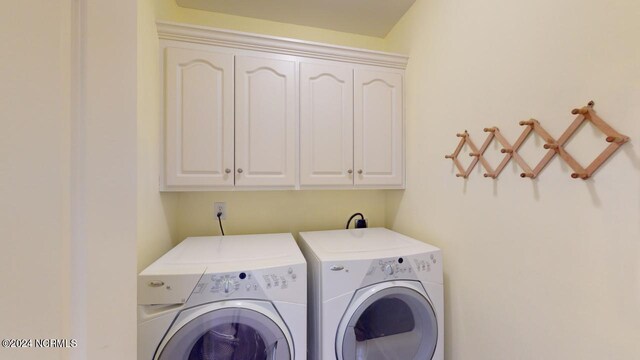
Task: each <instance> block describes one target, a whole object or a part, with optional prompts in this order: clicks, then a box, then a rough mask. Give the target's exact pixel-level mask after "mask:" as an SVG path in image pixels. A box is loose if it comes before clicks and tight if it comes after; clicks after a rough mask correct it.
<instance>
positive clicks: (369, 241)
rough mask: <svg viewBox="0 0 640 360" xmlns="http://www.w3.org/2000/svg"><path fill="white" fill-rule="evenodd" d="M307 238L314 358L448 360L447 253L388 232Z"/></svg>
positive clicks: (304, 239)
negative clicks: (444, 258)
mask: <svg viewBox="0 0 640 360" xmlns="http://www.w3.org/2000/svg"><path fill="white" fill-rule="evenodd" d="M300 236H301V243H300V246H301V248H302V251H303V253H304V255H305V257H306V259H307V263H308V264H309V279H308V281H309V283H308V286H309V299H308V300H309V303H308V304H309V319H308V323H309V327H308V330H309V338H308V343H309V354H308V356H309V359H311V360H329V359H337V360H365V359H366V360H383V359H384V360H443V359H444V326H443V320H444V295H443V278H442V254H441V251H440V249H438V248H436V247H434V246H431V245H429V244H426V243H423V242H421V241H418V240H415V239H412V238H409V237H407V236H404V235H401V234H398V233H396V232H393V231H391V230H388V229H384V228H370V229H352V230H335V231H313V232H302V233H300Z"/></svg>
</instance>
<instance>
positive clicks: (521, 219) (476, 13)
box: [387, 0, 640, 360]
mask: <svg viewBox="0 0 640 360" xmlns="http://www.w3.org/2000/svg"><path fill="white" fill-rule="evenodd" d="M639 15H640V3H638V2H637V1H634V0H620V1H601V0H588V1H577V0H567V1H561V2H558V1H551V0H541V1H533V2H531V1H530V2H522V1H520V2H513V1H507V0H488V1H482V2H479V1H471V0H454V1H451V0H446V1H445V0H418V1H417V2H416V3H415V5H414V6H413V7H412V8H411V10H410V11H409V13H408V14H406V15H405V17H404V18H403V19H402V20H401V22H400V23H399V24H398V25H397V26H396V27H395V29H394V30H393V31H392V33H391V34H390V35H389V36H388V38H387V41H388V43H389V47H390V50H391V51H399V52H408V53H409V56H410V61H409V67H408V69H407V74H406V89H407V94H408V96H407V99H406V107H407V190H406V191H404V192H400V191H398V192H392V193H390V195H389V196H388V201H387V224H388V225H390V226H392V227H393V228H394V229H396V230H399V231H401V232H404V233H406V234H408V235H412V236H415V237H417V238H420V239H423V240H424V241H427V242H431V243H433V244H435V245H437V246H440V247H441V248H442V249H443V250H444V258H445V262H444V266H445V287H446V321H445V324H446V335H445V336H446V338H445V339H446V358H447V359H460V360H465V359H474V360H482V359H487V360H498V359H505V360H512V359H523V360H524V359H558V360H566V359H618V360H627V359H637V358H640V330H639V329H640V328H639V327H638V324H640V306H638V304H640V222H639V221H638V219H639V218H640V145H639V144H640V122H639V121H638V120H639V119H640V103H639V102H638V99H640V41H638V35H639V34H640V22H638V16H639ZM588 100H595V102H596V106H595V109H596V111H598V113H599V114H600V115H601V116H602V117H603V118H604V119H605V120H606V121H608V122H609V123H610V124H611V125H612V126H613V127H614V128H616V129H617V130H619V131H620V132H622V133H625V134H626V135H628V136H630V137H631V142H630V143H628V144H626V145H624V147H623V149H621V151H619V152H618V153H617V154H616V155H614V156H613V157H612V158H611V159H610V160H609V161H608V162H607V163H606V164H605V165H604V166H603V168H601V170H600V171H599V172H597V173H596V174H595V175H594V177H593V178H592V179H590V180H587V181H582V180H573V179H571V178H570V177H569V174H570V169H568V167H567V166H566V165H563V164H562V162H560V161H559V159H557V158H556V159H554V160H553V161H552V162H551V163H550V164H549V166H548V167H547V168H546V169H545V170H544V171H543V172H542V173H541V174H540V176H539V178H538V179H536V180H534V181H531V180H528V179H521V178H520V177H519V176H518V174H519V172H520V171H519V170H518V169H517V168H516V167H514V166H512V165H509V166H507V168H506V169H505V171H504V173H503V174H502V175H501V176H500V178H499V179H498V180H496V181H494V180H490V179H487V178H484V177H482V173H483V172H481V171H474V172H473V173H472V175H471V176H470V178H469V179H468V180H466V181H465V180H463V179H461V178H456V177H455V175H454V174H455V170H454V168H453V166H452V163H451V161H450V160H445V159H444V155H445V154H449V153H451V152H452V151H453V150H454V148H455V146H456V145H457V141H458V139H457V138H456V137H455V134H456V132H461V131H463V130H465V129H468V130H469V132H470V133H471V136H472V138H473V139H475V142H476V144H478V145H480V144H481V143H482V142H483V140H484V139H485V137H486V134H485V133H483V132H482V129H483V128H484V127H487V126H498V127H499V128H500V129H501V130H502V132H503V133H504V134H505V136H506V137H507V138H508V139H510V140H511V141H515V139H516V138H517V137H518V135H519V134H520V132H521V131H522V128H520V127H519V126H518V125H517V122H518V121H519V120H524V119H528V118H529V117H535V118H537V119H538V120H539V121H540V122H541V123H542V125H543V126H544V127H545V128H546V129H547V130H548V131H549V132H550V133H551V134H552V135H554V136H556V137H559V135H560V134H561V133H562V132H563V131H564V130H565V128H566V127H567V126H568V125H569V123H570V122H571V121H572V120H573V118H574V117H573V116H572V115H570V114H569V111H570V110H571V109H572V108H573V107H580V106H583V105H586V103H587V101H588ZM596 134H597V133H596V132H595V131H593V129H592V128H591V127H586V128H584V129H582V131H581V132H580V134H579V135H578V136H577V137H576V139H575V141H572V142H571V144H570V145H569V150H570V151H571V153H572V154H574V155H575V157H576V158H578V160H579V161H583V162H589V161H590V160H591V159H593V157H595V155H596V154H597V153H598V152H599V151H600V150H602V148H604V146H605V144H604V142H603V140H602V139H601V138H600V137H598V136H597V135H596ZM541 145H542V144H541V142H540V141H539V140H538V142H537V144H536V141H530V142H528V144H526V145H525V149H524V150H523V153H524V155H525V159H527V160H529V161H530V164H531V165H535V164H536V163H537V160H538V159H539V158H540V156H541V152H539V151H536V150H535V149H536V147H538V148H539V147H540V146H541ZM498 151H499V147H493V146H492V147H490V153H489V155H488V157H489V158H490V159H492V161H493V164H494V166H495V165H497V159H499V156H498V154H497V152H498ZM465 158H466V159H467V160H466V162H468V161H469V160H468V158H469V157H468V156H465Z"/></svg>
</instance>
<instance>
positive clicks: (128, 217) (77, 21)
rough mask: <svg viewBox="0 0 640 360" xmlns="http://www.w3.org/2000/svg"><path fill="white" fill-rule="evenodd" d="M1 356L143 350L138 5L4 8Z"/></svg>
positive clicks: (0, 19) (122, 354) (124, 355)
mask: <svg viewBox="0 0 640 360" xmlns="http://www.w3.org/2000/svg"><path fill="white" fill-rule="evenodd" d="M0 24H1V25H0V26H1V31H0V40H2V44H3V46H4V52H3V56H2V57H1V58H0V64H1V66H0V77H1V78H2V83H1V85H0V99H1V100H0V101H1V102H2V103H1V106H0V111H1V114H0V119H1V121H2V131H0V198H1V199H2V202H1V206H0V231H1V233H0V236H1V241H0V246H1V249H0V277H1V278H0V279H1V280H2V284H3V288H2V291H1V292H0V305H2V306H1V308H2V310H0V318H1V319H2V320H1V321H0V337H1V338H2V339H7V338H24V339H42V338H45V339H76V340H77V341H78V347H77V348H74V349H48V348H40V349H35V348H31V349H6V348H0V358H2V359H35V358H38V359H60V358H65V359H66V358H73V359H92V360H93V359H133V358H135V354H136V339H135V335H136V320H135V319H136V314H135V309H136V295H135V294H136V281H135V275H136V253H135V236H136V4H135V2H130V1H128V0H117V1H110V2H108V3H107V2H103V3H99V2H87V1H57V2H52V1H29V2H13V3H11V5H9V6H6V7H5V8H4V9H3V11H2V13H1V14H0Z"/></svg>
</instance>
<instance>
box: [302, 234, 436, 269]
mask: <svg viewBox="0 0 640 360" xmlns="http://www.w3.org/2000/svg"><path fill="white" fill-rule="evenodd" d="M300 237H301V239H302V241H304V242H305V243H306V244H308V246H309V248H310V249H311V250H312V251H313V253H314V254H315V255H316V256H317V257H318V259H319V260H321V261H327V260H336V259H353V260H358V259H375V258H382V257H388V256H395V255H410V254H418V253H429V252H437V251H440V249H438V248H437V247H435V246H433V245H429V244H427V243H424V242H422V241H418V240H416V239H413V238H410V237H408V236H405V235H402V234H399V233H397V232H395V231H391V230H389V229H385V228H367V229H349V230H329V231H309V232H301V233H300Z"/></svg>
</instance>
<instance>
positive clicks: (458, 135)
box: [456, 132, 469, 138]
mask: <svg viewBox="0 0 640 360" xmlns="http://www.w3.org/2000/svg"><path fill="white" fill-rule="evenodd" d="M456 136H457V137H461V138H464V137H467V136H469V134H468V133H466V132H465V133H462V134H461V133H457V134H456Z"/></svg>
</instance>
